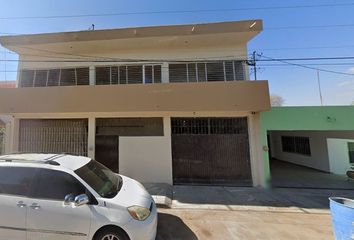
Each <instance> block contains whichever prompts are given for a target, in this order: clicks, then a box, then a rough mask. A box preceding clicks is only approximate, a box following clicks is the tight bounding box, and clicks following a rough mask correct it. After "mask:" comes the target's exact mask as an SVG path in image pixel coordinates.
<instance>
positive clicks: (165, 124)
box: [163, 117, 173, 184]
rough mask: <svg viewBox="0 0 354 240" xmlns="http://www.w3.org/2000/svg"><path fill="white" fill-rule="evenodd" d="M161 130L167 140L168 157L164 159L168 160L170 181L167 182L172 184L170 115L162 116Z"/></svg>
mask: <svg viewBox="0 0 354 240" xmlns="http://www.w3.org/2000/svg"><path fill="white" fill-rule="evenodd" d="M163 132H164V134H163V135H164V138H165V139H166V142H168V143H169V144H168V146H169V149H168V152H169V154H168V155H169V158H168V159H166V161H168V162H169V170H168V172H169V176H170V181H169V182H168V183H169V184H173V173H172V137H171V117H164V118H163Z"/></svg>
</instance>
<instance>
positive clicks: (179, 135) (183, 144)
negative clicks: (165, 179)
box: [171, 118, 252, 186]
mask: <svg viewBox="0 0 354 240" xmlns="http://www.w3.org/2000/svg"><path fill="white" fill-rule="evenodd" d="M171 125H172V161H173V181H174V184H214V185H218V184H220V185H240V186H247V185H252V178H251V168H250V154H249V141H248V127H247V118H172V120H171Z"/></svg>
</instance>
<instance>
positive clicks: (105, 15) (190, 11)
mask: <svg viewBox="0 0 354 240" xmlns="http://www.w3.org/2000/svg"><path fill="white" fill-rule="evenodd" d="M347 6H354V3H331V4H312V5H293V6H270V7H248V8H223V9H199V10H198V9H196V10H166V11H141V12H116V13H100V14H76V15H74V14H73V15H52V16H50V15H47V16H15V17H0V20H18V19H26V20H29V19H57V18H86V17H111V16H127V15H156V14H180V13H186V14H188V13H213V12H235V11H256V10H284V9H303V8H323V7H347Z"/></svg>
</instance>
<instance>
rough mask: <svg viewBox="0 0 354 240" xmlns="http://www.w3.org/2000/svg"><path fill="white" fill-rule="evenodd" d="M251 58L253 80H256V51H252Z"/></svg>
mask: <svg viewBox="0 0 354 240" xmlns="http://www.w3.org/2000/svg"><path fill="white" fill-rule="evenodd" d="M252 58H253V59H252V61H253V71H254V80H255V81H257V66H256V65H257V62H256V51H253V53H252Z"/></svg>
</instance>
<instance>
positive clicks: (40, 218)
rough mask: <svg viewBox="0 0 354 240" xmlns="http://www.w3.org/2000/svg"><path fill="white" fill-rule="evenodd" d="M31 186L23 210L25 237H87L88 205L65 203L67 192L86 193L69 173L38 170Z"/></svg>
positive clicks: (54, 239) (51, 239) (48, 239)
mask: <svg viewBox="0 0 354 240" xmlns="http://www.w3.org/2000/svg"><path fill="white" fill-rule="evenodd" d="M32 186H33V187H32V188H31V199H30V202H29V203H28V213H27V231H28V233H27V239H28V240H37V239H46V240H58V239H65V240H84V239H85V240H87V239H88V233H89V230H90V224H91V214H92V213H91V206H90V205H83V206H79V207H75V206H74V205H73V204H70V205H65V204H64V198H65V196H66V195H68V194H74V195H75V196H77V195H79V194H83V193H86V189H85V187H84V186H83V185H82V184H81V183H80V182H79V181H78V180H77V179H76V178H74V177H73V176H72V175H70V174H68V173H65V172H61V171H55V170H50V169H41V170H40V171H39V173H38V174H37V176H36V177H35V180H34V181H33V184H32Z"/></svg>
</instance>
